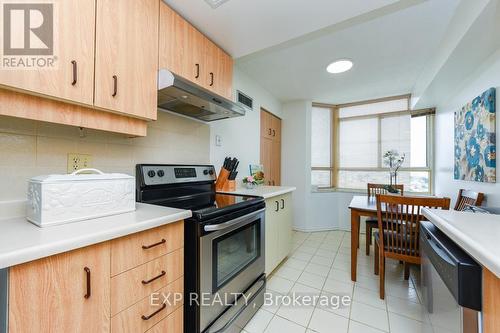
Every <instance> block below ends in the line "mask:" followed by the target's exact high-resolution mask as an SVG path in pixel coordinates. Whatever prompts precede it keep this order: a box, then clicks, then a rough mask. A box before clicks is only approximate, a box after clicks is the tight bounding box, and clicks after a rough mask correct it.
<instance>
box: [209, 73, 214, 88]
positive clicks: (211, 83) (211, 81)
mask: <svg viewBox="0 0 500 333" xmlns="http://www.w3.org/2000/svg"><path fill="white" fill-rule="evenodd" d="M213 85H214V73H212V72H210V87H212V86H213Z"/></svg>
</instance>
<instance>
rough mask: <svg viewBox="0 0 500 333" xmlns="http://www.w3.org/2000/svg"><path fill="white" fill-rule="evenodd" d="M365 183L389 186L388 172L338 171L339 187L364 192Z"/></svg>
mask: <svg viewBox="0 0 500 333" xmlns="http://www.w3.org/2000/svg"><path fill="white" fill-rule="evenodd" d="M367 183H377V184H389V172H388V171H345V170H342V171H339V185H338V186H339V187H340V188H352V189H360V190H366V184H367Z"/></svg>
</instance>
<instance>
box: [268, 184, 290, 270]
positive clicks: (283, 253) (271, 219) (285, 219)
mask: <svg viewBox="0 0 500 333" xmlns="http://www.w3.org/2000/svg"><path fill="white" fill-rule="evenodd" d="M291 205H292V194H291V193H287V194H283V195H280V196H276V197H273V198H268V199H266V223H265V225H266V233H265V235H266V267H265V272H266V274H270V273H271V272H272V271H273V270H274V269H275V268H276V267H277V266H278V265H279V264H280V263H281V262H282V261H283V259H285V258H286V257H287V256H288V254H290V252H291V251H292V222H293V216H292V206H291Z"/></svg>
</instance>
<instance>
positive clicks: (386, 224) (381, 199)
mask: <svg viewBox="0 0 500 333" xmlns="http://www.w3.org/2000/svg"><path fill="white" fill-rule="evenodd" d="M422 208H441V209H445V210H448V209H450V198H432V197H407V196H396V195H381V194H379V195H377V216H378V229H379V235H380V240H379V241H380V242H382V248H384V247H385V250H384V251H385V252H386V253H387V252H391V253H392V254H394V255H396V256H404V257H408V256H410V257H420V249H419V230H420V221H421V220H422V217H423V216H422V215H421V209H422ZM384 230H385V231H386V234H385V236H384V237H382V235H384Z"/></svg>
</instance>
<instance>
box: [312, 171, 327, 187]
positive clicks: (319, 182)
mask: <svg viewBox="0 0 500 333" xmlns="http://www.w3.org/2000/svg"><path fill="white" fill-rule="evenodd" d="M311 185H313V186H318V187H330V186H331V172H330V171H328V170H313V171H311Z"/></svg>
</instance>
